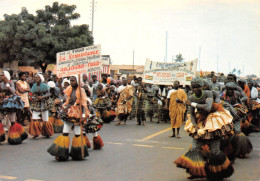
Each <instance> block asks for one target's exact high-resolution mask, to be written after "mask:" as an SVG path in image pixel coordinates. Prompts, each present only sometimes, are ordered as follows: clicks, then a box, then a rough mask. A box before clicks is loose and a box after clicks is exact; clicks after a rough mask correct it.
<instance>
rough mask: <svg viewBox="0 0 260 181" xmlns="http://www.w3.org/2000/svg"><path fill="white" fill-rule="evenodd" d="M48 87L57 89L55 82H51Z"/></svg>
mask: <svg viewBox="0 0 260 181" xmlns="http://www.w3.org/2000/svg"><path fill="white" fill-rule="evenodd" d="M47 85H48V86H49V87H50V88H54V87H56V85H55V82H53V81H49V82H48V84H47Z"/></svg>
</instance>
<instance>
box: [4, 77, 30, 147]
mask: <svg viewBox="0 0 260 181" xmlns="http://www.w3.org/2000/svg"><path fill="white" fill-rule="evenodd" d="M14 92H15V91H14V85H13V83H12V82H9V83H7V84H4V83H1V84H0V111H1V112H0V120H2V119H3V118H5V119H6V121H7V122H9V121H10V122H11V126H10V127H9V131H8V143H9V144H11V145H16V144H21V143H22V141H23V140H25V139H27V137H28V135H27V133H26V132H25V130H24V129H23V127H22V126H21V125H20V124H19V123H17V122H16V111H17V110H22V109H23V108H24V103H23V101H22V100H21V97H20V96H18V95H15V94H14ZM3 141H5V134H4V127H3V124H2V122H1V121H0V142H3Z"/></svg>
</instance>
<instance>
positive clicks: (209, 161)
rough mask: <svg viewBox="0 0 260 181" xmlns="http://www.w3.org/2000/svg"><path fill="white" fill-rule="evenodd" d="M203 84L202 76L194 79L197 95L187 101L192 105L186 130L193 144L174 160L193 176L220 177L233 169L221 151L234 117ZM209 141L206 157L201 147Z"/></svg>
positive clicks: (230, 173)
mask: <svg viewBox="0 0 260 181" xmlns="http://www.w3.org/2000/svg"><path fill="white" fill-rule="evenodd" d="M203 85H204V83H203V80H202V79H201V78H200V77H195V78H193V79H192V81H191V87H192V91H193V93H194V94H193V95H191V96H190V97H189V98H188V100H187V101H184V104H185V105H187V106H189V107H190V118H189V119H188V120H187V121H186V124H185V126H184V130H185V131H186V132H188V133H189V135H190V136H191V137H192V138H193V140H192V147H191V149H190V150H189V151H188V152H187V153H186V154H184V155H182V156H181V157H180V158H178V159H177V160H176V161H175V162H174V163H175V164H176V165H177V167H181V168H185V169H186V170H187V172H188V173H190V175H191V177H190V178H197V177H207V178H208V179H209V180H212V179H214V180H221V179H224V178H227V177H230V176H231V175H232V174H233V172H234V169H233V167H232V165H231V162H230V161H229V159H228V158H227V156H226V155H225V153H224V152H222V151H221V150H220V141H221V139H222V137H223V136H225V135H226V134H228V133H229V132H230V131H231V128H232V116H231V115H230V113H229V111H227V110H224V109H223V107H221V105H220V104H216V103H214V100H213V94H212V92H211V91H207V90H203V89H202V87H203ZM195 109H196V110H197V111H195ZM213 123H214V124H213ZM206 144H207V145H209V147H210V149H209V151H208V153H207V154H206V156H205V155H203V153H202V151H201V148H202V147H203V146H204V145H206ZM204 156H205V157H204Z"/></svg>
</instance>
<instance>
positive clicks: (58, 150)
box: [47, 135, 70, 161]
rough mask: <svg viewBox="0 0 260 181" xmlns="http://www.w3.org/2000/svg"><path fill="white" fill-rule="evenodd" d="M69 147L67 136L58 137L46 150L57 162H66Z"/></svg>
mask: <svg viewBox="0 0 260 181" xmlns="http://www.w3.org/2000/svg"><path fill="white" fill-rule="evenodd" d="M69 146H70V138H69V136H63V135H60V136H59V137H58V138H56V140H55V141H54V142H53V143H52V145H51V146H50V147H49V148H48V150H47V151H48V152H49V153H50V154H51V155H52V156H55V159H56V160H58V161H66V160H68V159H69Z"/></svg>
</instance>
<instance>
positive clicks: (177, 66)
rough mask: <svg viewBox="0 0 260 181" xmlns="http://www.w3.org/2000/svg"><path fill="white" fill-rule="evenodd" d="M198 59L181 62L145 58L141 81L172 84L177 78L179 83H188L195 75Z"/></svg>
mask: <svg viewBox="0 0 260 181" xmlns="http://www.w3.org/2000/svg"><path fill="white" fill-rule="evenodd" d="M197 62H198V59H194V60H192V61H189V62H181V63H164V62H155V61H151V60H149V59H146V63H145V70H144V74H143V82H145V83H151V84H157V85H172V84H173V82H174V81H175V80H178V81H179V82H180V84H181V85H189V84H190V81H191V80H192V78H193V77H195V76H196V71H197Z"/></svg>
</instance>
